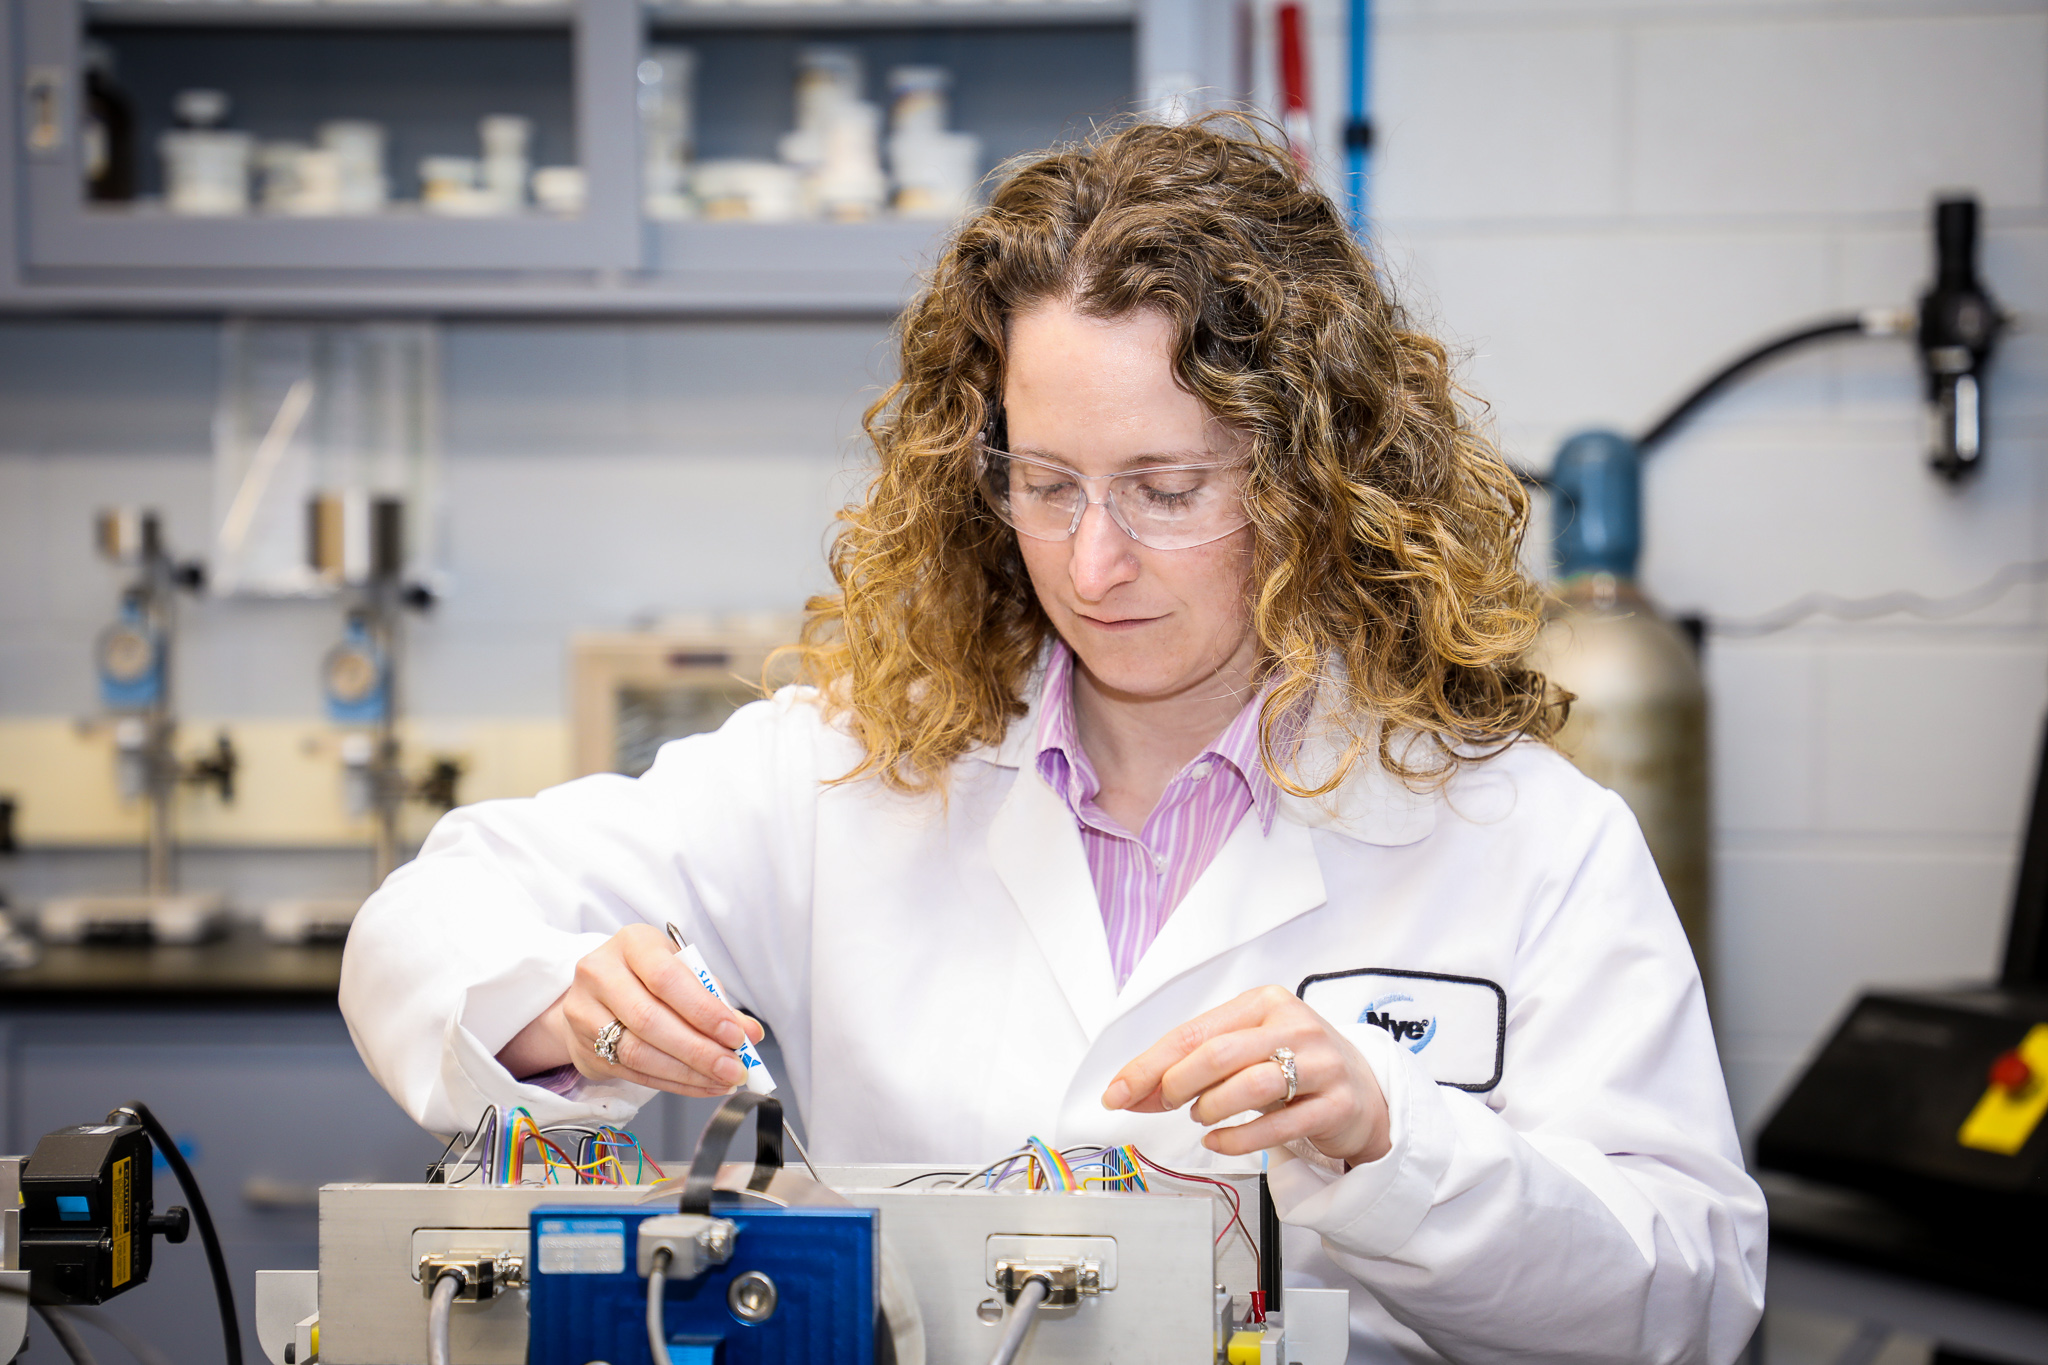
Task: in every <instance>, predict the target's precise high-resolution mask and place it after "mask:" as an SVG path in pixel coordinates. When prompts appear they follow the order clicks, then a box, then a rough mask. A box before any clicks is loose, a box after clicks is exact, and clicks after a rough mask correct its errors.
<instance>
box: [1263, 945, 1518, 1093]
mask: <svg viewBox="0 0 2048 1365" xmlns="http://www.w3.org/2000/svg"><path fill="white" fill-rule="evenodd" d="M1296 994H1297V995H1299V996H1300V997H1301V998H1302V1000H1303V1001H1304V1002H1305V1003H1307V1004H1308V1005H1309V1007H1310V1008H1312V1009H1314V1010H1315V1011H1316V1013H1318V1014H1320V1015H1322V1016H1323V1018H1325V1019H1327V1020H1329V1021H1330V1023H1331V1024H1332V1025H1334V1026H1335V1027H1336V1028H1337V1030H1338V1031H1339V1032H1340V1033H1343V1034H1344V1035H1345V1036H1346V1037H1348V1038H1350V1039H1351V1040H1352V1041H1353V1042H1354V1043H1357V1044H1359V1045H1360V1046H1365V1045H1366V1043H1367V1040H1368V1038H1369V1037H1370V1036H1371V1034H1372V1033H1373V1031H1375V1030H1377V1031H1378V1032H1379V1033H1381V1034H1384V1035H1385V1036H1386V1037H1389V1038H1392V1039H1393V1040H1394V1044H1395V1046H1397V1047H1400V1048H1403V1049H1405V1050H1407V1051H1408V1052H1411V1053H1413V1054H1414V1055H1415V1057H1416V1060H1418V1061H1419V1062H1421V1063H1422V1068H1423V1070H1424V1071H1427V1072H1428V1073H1429V1075H1430V1077H1431V1078H1432V1079H1434V1080H1435V1081H1436V1083H1437V1084H1439V1085H1448V1086H1452V1087H1455V1088H1456V1089H1459V1090H1470V1091H1473V1092H1475V1093H1479V1092H1484V1091H1488V1090H1491V1089H1493V1088H1494V1087H1495V1086H1496V1085H1499V1084H1500V1077H1501V1066H1502V1062H1503V1060H1504V1059H1505V1056H1506V1052H1507V1024H1508V997H1507V992H1505V991H1503V990H1502V989H1501V988H1500V987H1499V986H1497V985H1495V984H1494V983H1493V982H1491V981H1488V980H1486V979H1485V978H1484V977H1478V976H1451V975H1448V974H1445V973H1443V972H1416V971H1406V970H1403V969H1401V968H1397V967H1361V968H1358V969H1356V970H1353V971H1347V972H1319V973H1317V974H1316V975H1314V976H1311V977H1308V978H1307V979H1306V980H1304V981H1303V982H1302V983H1301V988H1300V989H1299V990H1298V991H1297V992H1296Z"/></svg>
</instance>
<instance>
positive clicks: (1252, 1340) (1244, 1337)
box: [1224, 1328, 1266, 1365]
mask: <svg viewBox="0 0 2048 1365" xmlns="http://www.w3.org/2000/svg"><path fill="white" fill-rule="evenodd" d="M1265 1337H1266V1334H1265V1333H1264V1332H1259V1331H1254V1330H1251V1329H1249V1328H1247V1329H1246V1330H1244V1331H1241V1332H1233V1333H1232V1334H1231V1337H1230V1350H1229V1351H1228V1352H1227V1353H1226V1354H1225V1356H1224V1359H1226V1360H1228V1361H1229V1362H1230V1365H1259V1343H1260V1342H1262V1341H1264V1340H1265Z"/></svg>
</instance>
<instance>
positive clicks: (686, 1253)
mask: <svg viewBox="0 0 2048 1365" xmlns="http://www.w3.org/2000/svg"><path fill="white" fill-rule="evenodd" d="M739 1235H740V1234H739V1228H738V1226H737V1225H735V1224H734V1223H733V1222H732V1221H731V1220H730V1219H726V1218H713V1217H711V1216H710V1215H708V1214H702V1213H668V1214H663V1215H662V1216H661V1217H659V1218H649V1219H647V1220H646V1221H645V1222H643V1223H641V1224H640V1240H639V1244H638V1256H637V1261H636V1263H637V1264H638V1266H639V1269H640V1273H641V1274H642V1275H646V1274H649V1273H651V1272H652V1271H653V1270H654V1256H655V1253H656V1252H658V1251H666V1252H667V1253H668V1266H667V1269H666V1273H667V1275H668V1278H670V1279H671V1280H694V1279H696V1278H697V1277H698V1276H699V1275H702V1274H703V1273H704V1272H705V1271H707V1270H709V1269H710V1268H711V1267H713V1266H715V1265H724V1264H725V1263H726V1262H727V1261H729V1260H731V1259H732V1248H733V1243H734V1242H735V1241H737V1240H738V1239H739Z"/></svg>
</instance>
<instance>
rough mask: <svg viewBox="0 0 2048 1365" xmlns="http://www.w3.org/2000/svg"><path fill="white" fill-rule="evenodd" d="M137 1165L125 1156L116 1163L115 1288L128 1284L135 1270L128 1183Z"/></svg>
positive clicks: (132, 1158) (131, 1158)
mask: <svg viewBox="0 0 2048 1365" xmlns="http://www.w3.org/2000/svg"><path fill="white" fill-rule="evenodd" d="M134 1165H135V1158H134V1157H132V1156H124V1157H122V1158H121V1159H120V1160H119V1161H117V1162H115V1163H114V1211H113V1213H114V1274H113V1281H114V1288H116V1289H119V1288H120V1287H121V1286H122V1285H124V1284H126V1283H128V1277H129V1276H130V1275H131V1274H133V1273H134V1269H135V1259H134V1258H135V1241H134V1238H133V1236H132V1235H131V1234H132V1232H133V1229H132V1228H131V1226H130V1223H131V1221H132V1220H131V1219H130V1218H129V1208H128V1189H129V1186H128V1182H129V1179H130V1176H131V1174H132V1171H133V1168H134Z"/></svg>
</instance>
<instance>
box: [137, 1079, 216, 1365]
mask: <svg viewBox="0 0 2048 1365" xmlns="http://www.w3.org/2000/svg"><path fill="white" fill-rule="evenodd" d="M114 1112H115V1113H117V1114H121V1113H126V1114H133V1115H134V1116H135V1118H136V1120H137V1121H138V1122H140V1123H141V1124H142V1126H143V1128H144V1129H145V1130H146V1131H147V1132H148V1133H149V1140H150V1141H151V1142H154V1143H155V1144H156V1149H157V1150H158V1151H159V1152H162V1153H163V1155H164V1161H165V1162H166V1163H167V1164H168V1165H169V1166H170V1168H171V1174H172V1175H175V1176H177V1177H178V1188H180V1189H182V1190H183V1191H184V1192H185V1198H186V1200H187V1201H188V1202H189V1203H190V1204H191V1205H192V1221H193V1222H195V1223H197V1224H199V1240H200V1241H201V1242H203V1243H204V1244H205V1246H206V1268H207V1269H208V1270H210V1271H212V1272H213V1297H214V1301H215V1302H216V1303H218V1304H219V1305H220V1336H221V1345H222V1347H223V1354H224V1355H225V1356H226V1357H227V1365H242V1321H241V1319H240V1318H239V1317H237V1316H236V1314H235V1287H234V1285H233V1284H232V1283H230V1282H229V1280H228V1261H227V1257H225V1256H223V1255H222V1254H221V1250H220V1235H219V1234H218V1233H216V1232H215V1231H214V1230H213V1215H212V1214H210V1213H208V1212H207V1211H206V1196H205V1195H203V1194H201V1193H200V1192H199V1181H198V1180H197V1179H195V1178H194V1177H193V1175H192V1168H191V1167H190V1166H187V1165H186V1164H185V1154H184V1153H183V1152H180V1151H179V1150H178V1144H177V1143H176V1142H174V1141H172V1139H171V1135H170V1132H169V1131H168V1130H167V1129H165V1127H164V1126H163V1124H161V1123H159V1122H158V1121H157V1117H156V1115H155V1114H153V1113H151V1112H150V1110H149V1106H148V1105H146V1104H144V1103H142V1102H141V1101H140V1100H137V1101H136V1102H134V1103H133V1104H124V1105H122V1106H121V1107H120V1108H119V1109H117V1110H115V1111H114Z"/></svg>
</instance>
